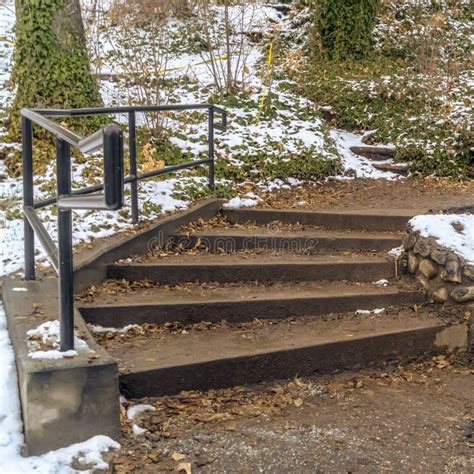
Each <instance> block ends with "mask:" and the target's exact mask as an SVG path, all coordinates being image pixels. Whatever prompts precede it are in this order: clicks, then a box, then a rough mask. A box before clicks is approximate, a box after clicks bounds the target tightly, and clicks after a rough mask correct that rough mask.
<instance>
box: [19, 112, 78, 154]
mask: <svg viewBox="0 0 474 474" xmlns="http://www.w3.org/2000/svg"><path fill="white" fill-rule="evenodd" d="M21 115H22V116H23V117H26V118H28V119H30V120H31V121H32V122H33V123H35V124H37V125H40V126H41V127H43V128H45V129H46V130H48V132H51V133H52V134H53V135H55V136H56V137H58V138H61V139H62V140H64V141H65V142H67V143H69V144H70V145H72V146H74V147H77V146H78V144H79V142H80V141H81V140H82V139H83V138H82V137H81V136H80V135H78V134H77V133H75V132H72V131H71V130H68V129H67V128H64V127H62V126H61V125H59V124H57V123H56V122H53V121H52V120H49V119H47V118H46V117H44V116H43V115H42V114H40V113H38V112H35V111H33V110H30V109H21Z"/></svg>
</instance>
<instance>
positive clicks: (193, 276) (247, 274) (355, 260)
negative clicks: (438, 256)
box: [107, 253, 395, 285]
mask: <svg viewBox="0 0 474 474" xmlns="http://www.w3.org/2000/svg"><path fill="white" fill-rule="evenodd" d="M393 276H395V267H394V263H393V262H392V261H390V260H389V259H388V258H383V257H370V256H364V255H362V256H359V255H347V256H346V255H340V256H319V255H318V256H303V255H301V256H298V255H289V254H282V255H272V254H270V255H267V254H247V253H238V254H230V255H215V254H210V255H189V254H188V255H182V256H177V257H174V256H171V257H166V258H161V259H154V260H151V261H147V262H142V263H133V262H132V263H130V264H123V263H121V264H114V265H109V266H108V267H107V277H108V278H115V279H126V280H129V281H137V280H143V279H147V280H150V281H154V282H159V283H162V284H168V285H173V284H177V283H183V282H192V281H200V282H226V283H229V282H239V281H242V282H243V281H259V282H271V281H288V282H290V281H315V280H329V281H337V280H357V281H365V282H367V281H369V282H373V281H377V280H380V279H382V278H386V279H387V278H391V277H393Z"/></svg>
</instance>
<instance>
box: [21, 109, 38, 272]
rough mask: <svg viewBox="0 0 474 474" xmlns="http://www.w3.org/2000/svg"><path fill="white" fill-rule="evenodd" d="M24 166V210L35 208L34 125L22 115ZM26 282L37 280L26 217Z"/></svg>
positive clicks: (32, 232) (24, 226)
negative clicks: (30, 207)
mask: <svg viewBox="0 0 474 474" xmlns="http://www.w3.org/2000/svg"><path fill="white" fill-rule="evenodd" d="M21 144H22V152H21V153H22V164H23V208H26V207H29V206H33V199H34V196H33V192H34V191H33V189H34V188H33V125H32V122H31V120H30V119H29V118H27V117H25V116H24V115H21ZM23 232H24V259H25V280H34V279H35V233H34V230H33V227H31V225H30V223H29V221H28V219H27V217H26V216H24V217H23Z"/></svg>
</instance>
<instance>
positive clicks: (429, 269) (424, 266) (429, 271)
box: [418, 258, 439, 280]
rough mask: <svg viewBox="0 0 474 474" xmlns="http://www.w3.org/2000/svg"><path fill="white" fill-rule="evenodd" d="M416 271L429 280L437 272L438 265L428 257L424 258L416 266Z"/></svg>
mask: <svg viewBox="0 0 474 474" xmlns="http://www.w3.org/2000/svg"><path fill="white" fill-rule="evenodd" d="M418 271H419V272H420V273H421V274H422V275H423V276H424V277H426V278H427V279H428V280H431V279H432V278H434V277H435V276H436V275H437V274H438V273H439V267H438V265H437V264H436V263H435V262H433V260H431V259H430V258H424V259H423V260H422V261H421V262H420V264H419V266H418Z"/></svg>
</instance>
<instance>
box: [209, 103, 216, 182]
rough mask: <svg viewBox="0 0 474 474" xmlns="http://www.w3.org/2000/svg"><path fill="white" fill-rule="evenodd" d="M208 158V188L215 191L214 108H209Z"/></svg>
mask: <svg viewBox="0 0 474 474" xmlns="http://www.w3.org/2000/svg"><path fill="white" fill-rule="evenodd" d="M208 147H209V148H208V157H209V160H210V161H209V188H210V189H211V190H213V191H214V189H215V176H214V174H215V168H214V155H215V151H214V107H213V106H212V105H211V106H210V107H209V125H208Z"/></svg>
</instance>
